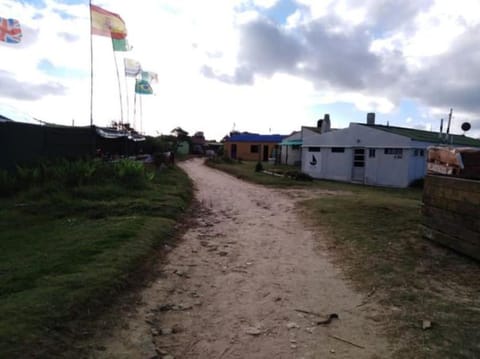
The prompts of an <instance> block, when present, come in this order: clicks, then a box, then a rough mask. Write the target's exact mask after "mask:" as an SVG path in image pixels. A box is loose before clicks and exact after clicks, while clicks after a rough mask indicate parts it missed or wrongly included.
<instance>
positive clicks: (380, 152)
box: [365, 148, 410, 187]
mask: <svg viewBox="0 0 480 359" xmlns="http://www.w3.org/2000/svg"><path fill="white" fill-rule="evenodd" d="M368 152H369V151H368V150H367V156H368ZM398 157H399V156H396V155H392V154H385V148H376V149H375V158H370V157H368V158H367V164H366V173H365V177H366V180H365V183H367V184H372V185H379V186H393V187H407V186H408V185H409V183H410V182H409V177H408V173H409V157H410V150H409V149H405V148H404V149H402V155H401V158H398Z"/></svg>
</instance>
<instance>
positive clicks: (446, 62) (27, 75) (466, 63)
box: [0, 0, 480, 140]
mask: <svg viewBox="0 0 480 359" xmlns="http://www.w3.org/2000/svg"><path fill="white" fill-rule="evenodd" d="M93 3H94V4H95V5H98V6H101V7H103V8H104V9H106V10H109V11H112V12H115V13H118V14H119V15H120V16H122V18H123V19H124V20H125V23H126V25H127V29H128V41H129V43H130V45H132V46H133V49H132V51H130V52H128V53H117V54H116V55H114V54H113V52H112V49H111V43H110V42H109V39H108V38H105V37H98V36H94V38H93V44H92V45H93V79H94V80H93V89H94V90H93V94H94V101H93V122H94V124H96V125H99V126H103V125H107V124H109V123H110V122H111V121H112V120H116V121H118V120H120V118H121V108H122V109H123V118H124V121H125V122H127V121H129V122H131V123H133V124H134V125H135V127H136V128H137V129H140V127H141V128H142V130H143V131H144V132H146V133H147V134H150V135H156V134H160V133H169V132H170V131H171V130H172V129H173V128H175V127H177V126H181V127H182V128H184V129H185V130H187V131H189V132H190V133H193V132H196V131H204V132H205V135H206V137H207V138H209V139H217V140H219V139H221V138H222V137H223V136H224V135H225V134H227V133H228V132H229V131H231V130H232V129H236V130H239V131H250V132H259V133H280V134H289V133H291V132H292V131H294V130H298V129H300V127H301V126H302V125H310V126H311V125H314V124H315V123H316V120H317V119H319V118H322V117H323V115H324V114H325V113H329V114H330V118H331V120H332V126H333V127H336V128H342V127H346V126H348V123H349V122H363V121H365V116H366V113H367V112H376V113H377V123H381V124H386V123H387V122H388V123H389V124H390V125H396V126H405V127H414V128H421V129H427V130H430V129H432V130H435V131H436V130H438V128H439V124H440V119H441V118H445V119H446V118H448V112H449V110H450V108H453V122H452V132H454V133H462V131H461V129H460V125H461V123H463V122H470V123H471V124H472V130H471V131H470V132H469V133H468V134H469V135H471V136H474V137H480V81H479V78H480V45H479V39H480V1H479V0H457V1H451V0H436V1H435V0H403V1H397V0H364V1H361V2H360V1H357V0H336V1H335V0H204V1H198V0H137V1H130V0H97V1H94V2H93ZM0 16H1V17H4V18H15V19H18V20H19V21H20V23H21V25H22V29H23V39H22V42H21V44H19V45H10V44H6V43H3V42H0V54H1V57H0V59H1V60H0V106H3V108H7V107H8V108H11V107H14V108H17V109H21V110H22V111H24V112H26V113H28V114H31V115H33V116H34V117H36V118H39V119H41V120H44V121H49V122H54V123H59V124H67V125H71V124H72V122H73V121H74V123H75V125H88V124H89V123H90V38H89V36H90V35H89V11H88V1H82V0H1V2H0ZM115 56H116V61H117V64H118V66H119V68H120V69H119V71H120V72H122V71H123V70H122V66H123V65H122V64H123V57H128V58H132V59H136V60H138V61H140V62H141V64H142V67H143V69H144V70H149V71H154V72H157V73H158V77H159V83H158V84H155V85H153V87H154V91H155V95H152V96H142V97H141V102H142V104H141V105H142V106H141V110H142V111H141V114H140V100H139V99H137V106H136V109H137V110H136V114H135V116H134V113H133V112H134V95H133V83H132V79H128V80H125V78H123V77H122V78H121V81H120V84H119V83H118V81H117V79H116V69H115ZM119 88H120V89H121V94H122V101H123V102H122V103H123V106H120V100H119ZM0 108H1V107H0Z"/></svg>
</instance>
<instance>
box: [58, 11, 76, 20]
mask: <svg viewBox="0 0 480 359" xmlns="http://www.w3.org/2000/svg"><path fill="white" fill-rule="evenodd" d="M53 12H54V13H56V14H58V15H60V17H61V18H62V19H63V20H74V19H76V18H77V17H76V16H73V15H70V14H69V13H68V12H66V11H64V10H60V9H54V10H53Z"/></svg>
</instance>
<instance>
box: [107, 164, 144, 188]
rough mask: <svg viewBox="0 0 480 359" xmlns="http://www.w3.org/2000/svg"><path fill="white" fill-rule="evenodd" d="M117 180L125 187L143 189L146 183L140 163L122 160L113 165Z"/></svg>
mask: <svg viewBox="0 0 480 359" xmlns="http://www.w3.org/2000/svg"><path fill="white" fill-rule="evenodd" d="M114 168H115V175H116V178H117V180H118V181H119V182H120V183H122V184H125V185H129V186H133V187H144V186H145V185H146V183H147V176H146V174H145V167H144V166H143V163H142V162H137V161H132V160H128V159H123V160H120V161H118V162H115V164H114Z"/></svg>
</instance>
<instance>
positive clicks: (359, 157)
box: [352, 148, 365, 183]
mask: <svg viewBox="0 0 480 359" xmlns="http://www.w3.org/2000/svg"><path fill="white" fill-rule="evenodd" d="M364 179H365V148H354V149H353V167H352V181H355V182H362V183H363V181H364Z"/></svg>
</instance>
